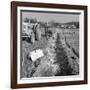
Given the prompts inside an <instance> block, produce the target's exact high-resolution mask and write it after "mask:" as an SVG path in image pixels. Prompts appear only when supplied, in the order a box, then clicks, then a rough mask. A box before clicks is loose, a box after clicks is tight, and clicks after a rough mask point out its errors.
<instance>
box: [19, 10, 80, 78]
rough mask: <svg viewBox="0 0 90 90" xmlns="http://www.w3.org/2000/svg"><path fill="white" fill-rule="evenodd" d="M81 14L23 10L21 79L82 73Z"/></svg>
mask: <svg viewBox="0 0 90 90" xmlns="http://www.w3.org/2000/svg"><path fill="white" fill-rule="evenodd" d="M79 15H80V13H68V12H47V11H30V10H26V11H25V10H21V66H20V68H21V72H20V78H21V79H22V78H32V77H52V76H55V77H57V76H72V75H79Z"/></svg>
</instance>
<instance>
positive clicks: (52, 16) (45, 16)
mask: <svg viewBox="0 0 90 90" xmlns="http://www.w3.org/2000/svg"><path fill="white" fill-rule="evenodd" d="M26 17H27V18H36V19H37V20H40V21H43V22H47V21H56V22H59V23H66V22H72V21H79V14H70V13H68V14H67V13H57V14H56V13H48V12H47V13H46V12H32V11H29V12H28V11H25V12H24V11H23V12H22V19H24V18H26Z"/></svg>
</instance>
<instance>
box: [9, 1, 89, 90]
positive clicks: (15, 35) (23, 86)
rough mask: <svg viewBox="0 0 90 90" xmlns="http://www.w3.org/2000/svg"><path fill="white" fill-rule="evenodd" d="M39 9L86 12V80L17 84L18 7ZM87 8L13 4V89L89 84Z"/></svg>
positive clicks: (26, 3)
mask: <svg viewBox="0 0 90 90" xmlns="http://www.w3.org/2000/svg"><path fill="white" fill-rule="evenodd" d="M18 6H23V7H39V8H46V7H47V8H57V9H59V8H60V9H76V10H84V71H85V72H84V80H78V81H63V82H47V83H46V82H44V83H32V84H17V7H18ZM87 8H88V7H87V6H83V5H68V4H51V3H33V2H18V1H12V2H11V38H10V39H11V42H10V45H11V54H10V55H11V88H12V89H15V88H30V87H47V86H48V87H49V86H64V85H80V84H87V83H88V78H87V77H88V72H87V67H88V66H87V63H88V62H87V54H88V53H87V47H88V46H87V45H88V44H87V43H88V39H87V37H88V36H87V33H88V31H87V24H88V23H87V19H88V15H87V14H88V13H87Z"/></svg>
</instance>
